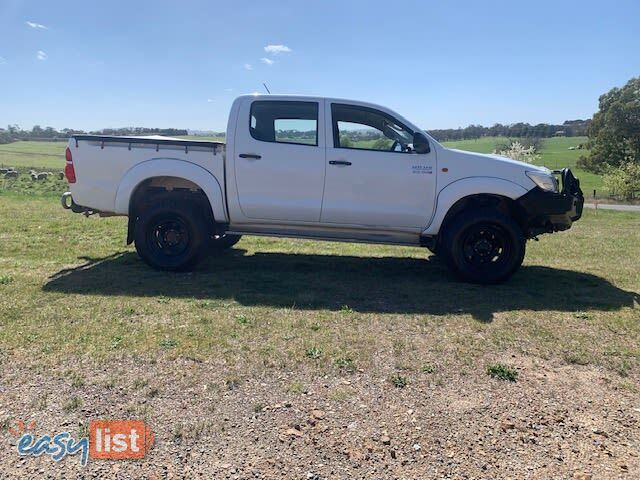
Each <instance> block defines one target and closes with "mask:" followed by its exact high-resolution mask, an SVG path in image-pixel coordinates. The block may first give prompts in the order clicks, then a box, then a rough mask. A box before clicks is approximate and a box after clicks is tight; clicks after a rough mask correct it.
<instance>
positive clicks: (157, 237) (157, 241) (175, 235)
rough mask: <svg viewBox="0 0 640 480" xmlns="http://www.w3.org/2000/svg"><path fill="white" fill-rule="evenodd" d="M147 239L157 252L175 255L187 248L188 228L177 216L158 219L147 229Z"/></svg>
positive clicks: (170, 255) (169, 255) (180, 253)
mask: <svg viewBox="0 0 640 480" xmlns="http://www.w3.org/2000/svg"><path fill="white" fill-rule="evenodd" d="M148 241H149V245H150V246H151V248H152V249H153V250H155V251H156V252H157V253H159V254H161V255H165V256H167V257H177V256H179V255H182V254H183V253H184V252H185V251H187V249H188V248H189V229H188V228H187V224H186V223H185V222H183V221H182V220H181V219H179V218H171V219H159V220H158V221H156V222H155V223H154V225H153V228H151V229H149V235H148Z"/></svg>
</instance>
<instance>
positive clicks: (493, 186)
mask: <svg viewBox="0 0 640 480" xmlns="http://www.w3.org/2000/svg"><path fill="white" fill-rule="evenodd" d="M525 193H527V189H526V188H524V187H523V186H522V185H519V184H517V183H515V182H511V181H509V180H504V179H502V178H496V177H467V178H462V179H460V180H456V181H455V182H452V183H450V184H449V185H447V186H446V187H444V188H443V189H442V190H440V193H438V197H437V198H436V208H435V209H434V213H433V215H432V216H431V220H430V221H429V223H428V224H427V226H426V228H425V229H424V231H423V232H422V235H425V236H433V235H437V234H438V233H439V232H440V227H441V226H442V222H443V221H444V218H445V217H446V215H447V212H449V209H450V208H451V207H452V206H453V205H454V204H455V203H456V202H457V201H458V200H460V199H462V198H465V197H469V196H471V195H481V194H488V195H500V196H502V197H508V198H510V199H512V200H515V199H517V198H520V197H521V196H522V195H524V194H525Z"/></svg>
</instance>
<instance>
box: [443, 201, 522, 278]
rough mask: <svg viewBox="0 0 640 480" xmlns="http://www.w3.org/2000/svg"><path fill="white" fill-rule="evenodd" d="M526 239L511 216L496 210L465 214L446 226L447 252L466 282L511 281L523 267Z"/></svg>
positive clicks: (445, 242) (444, 240)
mask: <svg viewBox="0 0 640 480" xmlns="http://www.w3.org/2000/svg"><path fill="white" fill-rule="evenodd" d="M525 243H526V241H525V238H524V235H523V233H522V230H521V228H520V226H519V225H518V224H517V223H516V222H514V221H513V219H511V218H510V217H509V216H507V215H505V214H503V213H501V212H498V211H496V210H492V209H478V210H469V211H466V212H462V213H461V214H459V215H458V216H456V217H455V218H454V219H453V220H452V221H451V223H450V224H449V225H447V226H446V229H445V232H444V238H443V244H442V247H443V250H446V259H447V262H448V264H449V265H450V266H451V267H452V268H453V270H454V271H455V272H456V273H457V274H458V275H459V276H460V277H461V278H462V279H464V280H466V281H469V282H473V283H482V284H491V283H499V282H503V281H505V280H506V279H508V278H509V277H510V276H511V275H513V273H515V271H516V270H517V269H518V268H519V267H520V265H522V261H523V260H524V254H525Z"/></svg>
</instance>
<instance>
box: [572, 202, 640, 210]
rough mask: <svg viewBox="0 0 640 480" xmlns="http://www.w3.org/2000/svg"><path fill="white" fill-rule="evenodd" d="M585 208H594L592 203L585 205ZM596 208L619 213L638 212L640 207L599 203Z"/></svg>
mask: <svg viewBox="0 0 640 480" xmlns="http://www.w3.org/2000/svg"><path fill="white" fill-rule="evenodd" d="M584 206H585V208H596V206H595V205H594V204H593V203H585V204H584ZM598 208H601V209H602V210H619V211H621V212H640V205H613V204H609V203H599V204H598Z"/></svg>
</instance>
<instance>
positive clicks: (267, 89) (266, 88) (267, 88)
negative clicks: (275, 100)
mask: <svg viewBox="0 0 640 480" xmlns="http://www.w3.org/2000/svg"><path fill="white" fill-rule="evenodd" d="M262 85H264V89H265V90H266V91H267V93H268V94H269V95H271V92H270V91H269V87H267V84H266V83H263V84H262Z"/></svg>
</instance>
